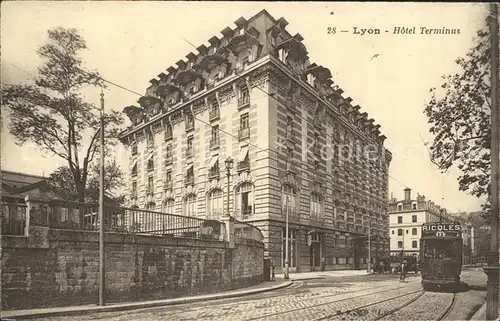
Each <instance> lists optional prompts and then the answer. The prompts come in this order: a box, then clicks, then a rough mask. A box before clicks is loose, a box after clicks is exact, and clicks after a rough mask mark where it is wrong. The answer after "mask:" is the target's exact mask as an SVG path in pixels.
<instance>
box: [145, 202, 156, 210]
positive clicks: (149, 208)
mask: <svg viewBox="0 0 500 321" xmlns="http://www.w3.org/2000/svg"><path fill="white" fill-rule="evenodd" d="M155 207H156V204H155V202H149V203H148V204H146V209H147V210H150V211H152V210H154V209H155Z"/></svg>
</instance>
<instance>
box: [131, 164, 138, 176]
mask: <svg viewBox="0 0 500 321" xmlns="http://www.w3.org/2000/svg"><path fill="white" fill-rule="evenodd" d="M132 176H137V164H136V165H134V167H132Z"/></svg>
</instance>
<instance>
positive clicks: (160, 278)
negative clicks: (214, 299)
mask: <svg viewBox="0 0 500 321" xmlns="http://www.w3.org/2000/svg"><path fill="white" fill-rule="evenodd" d="M44 234H45V235H44ZM29 235H30V236H4V237H3V240H2V242H3V244H2V251H3V257H2V290H3V291H2V308H3V309H8V310H11V309H27V308H37V307H49V306H52V307H54V306H67V305H80V304H92V303H97V302H98V289H99V243H98V242H99V234H98V233H97V232H88V231H69V230H55V229H46V230H39V231H38V232H36V231H35V230H32V231H30V233H29ZM36 238H38V239H37V240H35V239H36ZM105 244H106V248H105V253H106V256H105V257H106V265H105V266H106V282H107V284H106V287H107V301H108V302H119V301H135V300H147V299H160V298H161V299H164V298H173V297H180V296H187V295H194V294H204V293H213V292H220V291H225V290H230V289H235V288H240V287H245V286H249V285H253V284H257V283H259V282H262V279H263V257H264V246H263V244H262V243H259V242H255V241H250V240H243V241H239V242H238V243H237V244H236V245H235V247H234V248H229V245H228V243H227V242H223V241H211V240H194V239H193V240H190V239H179V238H169V237H166V236H150V235H131V234H118V233H109V234H106V240H105Z"/></svg>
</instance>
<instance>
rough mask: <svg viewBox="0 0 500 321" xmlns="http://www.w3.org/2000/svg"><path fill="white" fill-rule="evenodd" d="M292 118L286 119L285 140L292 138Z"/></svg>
mask: <svg viewBox="0 0 500 321" xmlns="http://www.w3.org/2000/svg"><path fill="white" fill-rule="evenodd" d="M292 129H293V118H292V117H287V119H286V138H292Z"/></svg>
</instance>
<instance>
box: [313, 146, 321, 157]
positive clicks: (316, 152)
mask: <svg viewBox="0 0 500 321" xmlns="http://www.w3.org/2000/svg"><path fill="white" fill-rule="evenodd" d="M312 152H313V153H314V155H321V145H320V144H314V145H313V146H312Z"/></svg>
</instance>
